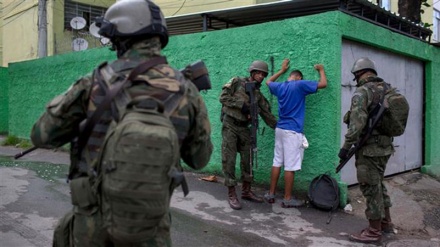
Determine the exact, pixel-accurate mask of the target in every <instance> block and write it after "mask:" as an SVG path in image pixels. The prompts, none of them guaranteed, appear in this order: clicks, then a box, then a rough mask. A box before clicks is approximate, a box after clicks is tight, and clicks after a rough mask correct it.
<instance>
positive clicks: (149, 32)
mask: <svg viewBox="0 0 440 247" xmlns="http://www.w3.org/2000/svg"><path fill="white" fill-rule="evenodd" d="M96 25H97V26H98V27H99V28H100V29H99V32H98V33H99V34H100V35H102V36H104V37H107V38H109V39H110V40H112V41H114V40H115V38H137V39H139V38H150V37H152V36H156V35H157V36H159V37H160V41H161V44H162V48H164V47H165V46H166V45H167V44H168V31H167V25H166V21H165V18H164V15H163V13H162V11H161V10H160V8H159V7H158V6H157V5H156V4H154V3H153V2H152V1H150V0H119V1H117V2H116V3H115V4H113V5H112V6H110V8H108V10H107V11H106V12H105V15H104V17H100V18H97V20H96Z"/></svg>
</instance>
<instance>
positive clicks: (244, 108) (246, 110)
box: [241, 103, 251, 115]
mask: <svg viewBox="0 0 440 247" xmlns="http://www.w3.org/2000/svg"><path fill="white" fill-rule="evenodd" d="M241 113H243V114H244V115H249V114H250V113H251V111H250V109H249V105H248V104H246V103H244V104H243V106H242V107H241Z"/></svg>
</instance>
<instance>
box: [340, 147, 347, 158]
mask: <svg viewBox="0 0 440 247" xmlns="http://www.w3.org/2000/svg"><path fill="white" fill-rule="evenodd" d="M348 151H349V150H348V149H345V148H341V149H340V150H339V154H338V156H339V158H340V159H341V160H345V159H346V158H347V156H348Z"/></svg>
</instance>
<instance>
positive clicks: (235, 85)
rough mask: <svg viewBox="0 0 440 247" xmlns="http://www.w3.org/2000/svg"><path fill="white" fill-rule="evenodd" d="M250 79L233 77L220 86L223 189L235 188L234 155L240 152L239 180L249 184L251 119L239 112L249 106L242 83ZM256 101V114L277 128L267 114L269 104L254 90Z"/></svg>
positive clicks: (268, 113)
mask: <svg viewBox="0 0 440 247" xmlns="http://www.w3.org/2000/svg"><path fill="white" fill-rule="evenodd" d="M247 82H249V78H240V77H235V78H232V79H231V80H230V81H229V82H228V83H226V84H225V85H224V86H223V90H222V93H221V96H220V103H222V105H223V106H222V112H223V114H224V117H223V126H222V138H223V142H222V169H223V173H224V176H225V185H226V186H236V185H237V179H236V177H235V161H236V155H237V152H239V153H240V168H241V179H242V181H245V182H252V177H251V175H250V174H251V173H250V172H251V167H250V165H249V162H250V160H249V159H250V119H249V116H248V115H245V114H243V113H242V112H241V109H242V107H243V104H248V103H249V96H248V95H247V94H246V92H245V87H244V86H245V83H247ZM254 93H255V99H256V101H257V102H258V111H259V115H260V116H261V117H262V118H263V120H264V122H265V123H266V124H267V125H269V126H270V127H271V128H272V129H274V128H275V126H276V123H277V121H276V118H275V116H274V115H273V114H272V113H271V112H270V105H269V102H268V101H267V99H266V98H265V97H264V95H263V94H262V93H261V92H260V90H259V89H256V90H255V92H254Z"/></svg>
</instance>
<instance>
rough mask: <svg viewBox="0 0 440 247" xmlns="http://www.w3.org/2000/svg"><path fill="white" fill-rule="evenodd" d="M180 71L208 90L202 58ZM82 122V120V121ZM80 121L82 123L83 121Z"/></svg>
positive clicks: (201, 87) (208, 79) (195, 83)
mask: <svg viewBox="0 0 440 247" xmlns="http://www.w3.org/2000/svg"><path fill="white" fill-rule="evenodd" d="M180 72H181V73H182V74H183V75H184V76H185V77H187V78H188V79H190V80H191V81H192V82H193V83H194V85H196V87H197V89H199V91H202V90H205V91H207V90H209V89H211V80H210V78H209V73H208V69H207V68H206V65H205V63H204V62H203V61H202V60H198V61H196V62H194V63H192V64H190V65H188V66H186V67H185V68H183V69H181V70H180ZM83 122H84V121H83ZM83 122H82V123H83ZM35 149H37V147H31V148H29V149H26V150H24V151H22V152H20V153H18V154H16V155H14V159H19V158H21V157H23V156H25V155H26V154H28V153H30V152H33V151H34V150H35Z"/></svg>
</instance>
